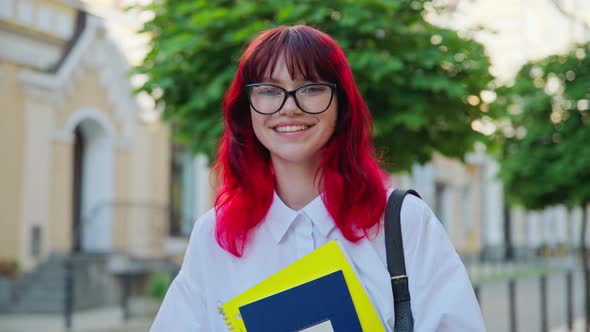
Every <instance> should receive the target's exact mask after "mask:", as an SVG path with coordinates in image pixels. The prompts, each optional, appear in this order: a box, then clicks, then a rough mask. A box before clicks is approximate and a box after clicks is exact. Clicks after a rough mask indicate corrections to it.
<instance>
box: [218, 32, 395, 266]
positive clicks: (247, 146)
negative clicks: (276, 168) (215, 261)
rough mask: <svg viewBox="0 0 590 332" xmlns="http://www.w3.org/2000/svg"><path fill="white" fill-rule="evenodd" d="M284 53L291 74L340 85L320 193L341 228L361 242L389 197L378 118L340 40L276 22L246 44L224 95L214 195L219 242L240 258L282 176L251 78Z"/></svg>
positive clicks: (260, 76)
mask: <svg viewBox="0 0 590 332" xmlns="http://www.w3.org/2000/svg"><path fill="white" fill-rule="evenodd" d="M280 55H284V57H285V62H286V64H287V69H288V71H289V74H290V75H291V77H296V76H297V75H301V76H302V77H303V78H304V79H306V80H310V81H318V80H320V79H321V80H325V81H327V82H331V83H335V84H336V85H337V92H336V93H337V96H338V118H337V122H336V128H335V131H334V134H333V136H332V138H331V139H330V141H329V142H328V143H327V145H326V146H325V147H324V148H323V150H322V161H321V165H320V170H319V171H318V174H320V176H321V179H320V180H321V181H320V182H319V183H322V184H323V188H320V192H321V191H323V193H324V195H323V196H322V198H323V201H324V204H325V205H326V207H327V209H328V211H329V213H330V214H331V215H332V218H333V219H334V221H335V223H336V225H337V227H338V228H339V229H340V231H341V232H342V234H343V235H344V236H345V237H346V238H347V239H348V240H349V241H353V242H356V241H359V240H360V239H361V238H363V237H365V236H368V231H369V229H371V228H372V227H373V226H375V225H376V224H377V223H379V221H380V219H381V217H382V216H383V212H384V209H385V204H386V197H385V190H386V189H385V182H386V181H387V176H386V175H385V173H384V172H383V171H382V170H381V168H380V167H379V162H378V160H377V158H376V157H375V150H374V147H373V142H372V130H373V123H372V119H371V115H370V113H369V111H368V109H367V106H366V104H365V102H364V101H363V99H362V98H361V95H360V93H359V91H358V88H357V86H356V84H355V82H354V78H353V76H352V71H351V70H350V66H349V65H348V62H347V60H346V58H345V56H344V52H342V49H340V47H339V46H338V44H337V43H336V42H335V41H334V40H333V39H332V38H331V37H330V36H328V35H327V34H325V33H323V32H320V31H318V30H316V29H313V28H311V27H308V26H302V25H298V26H293V27H285V26H281V27H277V28H274V29H271V30H267V31H265V32H263V33H262V34H260V35H259V36H257V37H256V38H255V39H254V40H253V41H252V42H251V43H250V45H249V46H248V47H247V48H246V50H245V51H244V54H243V55H242V58H241V59H240V62H239V67H238V70H237V72H236V76H235V78H234V80H233V82H232V84H231V86H230V87H229V89H228V91H227V93H226V95H225V97H224V100H223V112H224V125H225V129H224V132H223V136H222V138H221V142H220V146H219V149H218V152H217V162H216V164H215V166H214V169H215V170H216V171H217V172H218V175H219V191H218V194H217V199H216V200H215V212H216V217H217V223H216V226H215V227H216V228H215V235H216V238H217V242H218V243H219V245H220V246H221V247H222V248H224V249H225V250H226V251H228V252H230V253H232V254H233V255H235V256H237V257H240V256H241V255H242V253H243V249H244V246H245V244H246V243H247V239H248V234H249V232H250V230H251V229H252V228H254V227H255V226H257V225H258V224H259V223H260V222H262V220H263V219H264V217H265V216H266V214H267V212H268V210H269V208H270V205H271V203H272V200H273V193H274V187H275V179H274V174H273V169H272V165H271V160H270V154H269V152H268V150H267V149H266V148H265V147H264V146H263V145H262V144H261V143H260V142H259V141H258V139H257V138H256V136H255V134H254V130H253V127H252V120H251V117H250V106H249V104H248V100H247V97H246V93H245V89H244V85H245V84H249V83H257V82H260V81H261V80H262V79H263V78H264V75H265V74H266V73H268V72H269V71H270V72H271V74H272V70H273V69H274V68H275V65H276V62H277V60H278V58H279V56H280Z"/></svg>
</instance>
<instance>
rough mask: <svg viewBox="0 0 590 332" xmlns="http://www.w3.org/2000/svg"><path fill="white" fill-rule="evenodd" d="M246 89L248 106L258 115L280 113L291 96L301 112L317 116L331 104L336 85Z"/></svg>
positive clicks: (251, 86) (276, 86) (265, 85)
mask: <svg viewBox="0 0 590 332" xmlns="http://www.w3.org/2000/svg"><path fill="white" fill-rule="evenodd" d="M246 89H247V91H248V99H249V100H250V106H252V109H253V110H254V111H256V112H258V113H260V114H265V115H271V114H274V113H276V112H278V111H280V110H281V108H283V105H285V102H287V98H289V96H293V99H294V100H295V104H296V105H297V107H299V109H300V110H302V111H303V112H305V113H309V114H319V113H322V112H325V111H326V110H327V109H328V108H329V107H330V104H332V99H333V98H334V90H335V89H336V84H333V83H311V84H305V85H302V86H300V87H298V88H297V89H295V90H291V91H287V90H285V89H283V88H282V87H280V86H278V85H274V84H267V83H255V84H247V85H246Z"/></svg>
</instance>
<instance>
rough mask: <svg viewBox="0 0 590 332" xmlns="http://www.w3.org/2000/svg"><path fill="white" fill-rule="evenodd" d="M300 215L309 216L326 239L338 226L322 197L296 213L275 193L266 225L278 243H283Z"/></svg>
mask: <svg viewBox="0 0 590 332" xmlns="http://www.w3.org/2000/svg"><path fill="white" fill-rule="evenodd" d="M300 213H304V214H305V215H307V217H309V219H311V221H312V222H313V223H314V225H315V226H316V227H317V228H318V230H319V231H320V233H321V235H323V236H324V237H327V236H328V234H329V233H330V231H332V229H333V228H334V227H335V226H336V225H335V224H334V221H333V219H332V216H331V215H330V213H329V212H328V209H326V206H325V205H324V202H323V200H322V195H320V196H318V197H316V198H315V199H313V200H312V201H311V202H309V203H308V204H307V205H306V206H305V207H303V208H302V209H301V210H299V211H295V210H293V209H291V208H290V207H288V206H287V205H286V204H285V203H284V202H283V201H282V200H281V198H280V197H279V195H277V193H276V192H275V193H274V196H273V200H272V204H271V205H270V209H269V210H268V213H267V215H266V218H265V222H264V224H266V225H267V227H268V228H269V230H270V233H271V234H272V237H273V239H274V240H275V242H276V243H279V242H281V240H282V239H283V237H284V236H285V234H286V233H287V231H288V230H289V227H290V226H291V224H292V223H293V221H294V220H295V218H296V217H297V215H298V214H300Z"/></svg>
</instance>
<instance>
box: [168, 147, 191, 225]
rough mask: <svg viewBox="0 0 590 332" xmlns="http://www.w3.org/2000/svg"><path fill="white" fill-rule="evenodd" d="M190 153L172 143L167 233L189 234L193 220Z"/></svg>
mask: <svg viewBox="0 0 590 332" xmlns="http://www.w3.org/2000/svg"><path fill="white" fill-rule="evenodd" d="M192 160H193V158H192V156H191V154H190V153H189V152H188V151H187V150H186V149H185V148H184V147H182V146H179V145H173V147H172V157H171V165H170V171H171V176H170V208H169V220H170V223H169V226H170V227H169V235H171V236H189V235H190V231H191V228H192V223H193V221H194V216H193V211H194V210H195V209H194V205H195V174H194V168H193V162H192Z"/></svg>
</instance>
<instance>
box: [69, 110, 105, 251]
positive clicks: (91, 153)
mask: <svg viewBox="0 0 590 332" xmlns="http://www.w3.org/2000/svg"><path fill="white" fill-rule="evenodd" d="M109 134H110V133H109V131H108V130H107V129H106V128H105V127H104V126H103V125H102V124H101V123H100V121H97V120H96V119H93V118H83V119H82V120H81V121H78V123H77V125H76V126H75V127H74V129H73V138H74V142H73V143H74V144H73V177H74V178H73V187H72V191H73V192H72V194H73V195H72V198H73V199H72V234H73V239H72V249H73V250H74V251H85V252H109V251H111V249H112V236H113V234H112V202H113V200H112V198H113V182H114V181H113V180H114V179H113V148H112V145H113V144H112V137H111V135H109Z"/></svg>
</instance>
